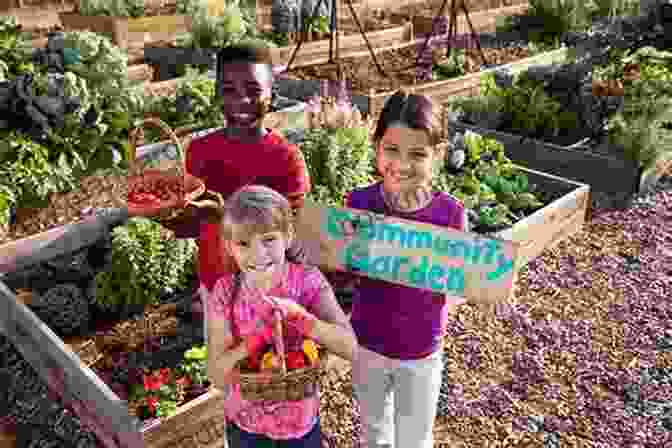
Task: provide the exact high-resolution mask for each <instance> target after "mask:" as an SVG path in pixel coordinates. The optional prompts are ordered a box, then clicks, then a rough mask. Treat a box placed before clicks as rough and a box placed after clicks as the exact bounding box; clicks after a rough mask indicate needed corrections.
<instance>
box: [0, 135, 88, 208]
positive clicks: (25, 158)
mask: <svg viewBox="0 0 672 448" xmlns="http://www.w3.org/2000/svg"><path fill="white" fill-rule="evenodd" d="M0 179H2V182H3V185H4V186H5V188H4V189H5V190H6V191H5V192H4V193H5V194H6V195H7V197H8V198H13V199H14V202H16V203H20V204H21V205H25V206H27V207H29V206H34V207H37V206H40V205H43V204H45V203H46V200H47V199H48V197H49V195H50V194H51V193H58V192H61V191H67V190H70V189H72V188H74V186H75V185H76V182H75V177H74V175H73V168H72V166H71V164H70V162H69V160H68V157H67V155H66V154H65V153H60V154H57V155H54V154H53V152H51V153H50V151H49V149H48V148H47V147H45V146H43V145H40V144H38V143H35V142H33V141H32V140H31V139H30V138H28V137H26V136H24V135H21V134H18V133H15V132H9V133H6V134H5V133H3V135H2V138H1V139H0ZM10 189H11V192H12V194H10V191H9V190H10Z"/></svg>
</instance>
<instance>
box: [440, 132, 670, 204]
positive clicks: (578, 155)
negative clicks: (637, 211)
mask: <svg viewBox="0 0 672 448" xmlns="http://www.w3.org/2000/svg"><path fill="white" fill-rule="evenodd" d="M449 129H450V131H451V132H464V131H465V130H470V131H473V132H476V133H478V134H481V135H484V136H487V137H491V138H494V139H497V140H498V141H499V142H501V143H502V144H503V145H504V150H505V151H506V155H507V157H509V158H510V159H511V160H512V161H513V162H514V163H518V164H521V165H523V166H525V167H528V168H531V169H534V170H539V171H543V172H548V173H552V174H554V175H556V176H560V177H563V178H567V179H572V180H575V181H577V182H582V183H586V184H588V185H590V187H591V190H592V192H593V194H599V195H600V201H601V202H602V204H603V205H605V206H609V207H614V208H626V207H628V206H629V204H630V203H631V201H632V199H633V197H634V196H635V195H636V194H638V193H646V192H648V191H650V190H651V188H653V186H654V185H655V184H656V183H657V182H658V180H659V179H660V178H661V177H662V176H663V174H664V173H665V172H666V171H667V170H669V169H670V167H672V152H668V153H664V154H662V155H661V156H660V157H659V158H658V160H656V162H655V163H654V165H653V166H651V167H649V168H648V169H646V170H643V169H642V168H641V167H640V166H639V163H637V162H636V161H634V160H627V159H624V158H619V157H617V156H615V155H614V156H609V155H606V154H600V153H596V152H592V151H589V150H584V149H581V148H576V149H575V148H572V147H568V146H560V145H555V144H552V143H547V142H543V141H540V140H535V139H531V138H526V137H523V136H520V135H515V134H509V133H506V132H500V131H494V130H491V129H483V128H480V127H478V126H473V125H470V124H466V123H460V122H451V123H449Z"/></svg>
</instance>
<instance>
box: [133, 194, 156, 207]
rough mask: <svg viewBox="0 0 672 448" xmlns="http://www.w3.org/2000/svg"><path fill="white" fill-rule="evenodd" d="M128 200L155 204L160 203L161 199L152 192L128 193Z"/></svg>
mask: <svg viewBox="0 0 672 448" xmlns="http://www.w3.org/2000/svg"><path fill="white" fill-rule="evenodd" d="M128 202H131V203H133V204H143V205H144V204H149V205H157V204H160V203H161V200H160V199H159V198H158V197H157V196H156V195H155V194H152V193H129V195H128Z"/></svg>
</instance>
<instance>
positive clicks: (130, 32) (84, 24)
mask: <svg viewBox="0 0 672 448" xmlns="http://www.w3.org/2000/svg"><path fill="white" fill-rule="evenodd" d="M59 18H60V20H61V23H62V24H63V26H64V27H65V28H67V29H69V30H92V31H96V32H106V33H110V34H111V35H112V42H113V43H114V44H115V45H118V46H119V47H120V48H129V47H132V46H134V44H133V42H142V43H144V42H145V41H146V39H145V34H146V33H152V32H155V33H162V35H163V34H165V33H172V34H177V33H180V32H186V31H189V30H190V28H191V20H192V19H191V17H190V16H180V15H173V16H150V17H138V18H130V17H110V16H82V15H79V14H77V13H73V12H66V13H59Z"/></svg>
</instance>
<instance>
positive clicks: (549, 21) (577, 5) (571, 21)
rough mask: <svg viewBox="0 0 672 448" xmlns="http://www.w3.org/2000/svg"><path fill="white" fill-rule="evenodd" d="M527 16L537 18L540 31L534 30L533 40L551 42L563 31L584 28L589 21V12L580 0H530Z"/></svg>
mask: <svg viewBox="0 0 672 448" xmlns="http://www.w3.org/2000/svg"><path fill="white" fill-rule="evenodd" d="M529 5H530V7H529V9H528V13H527V15H528V16H533V17H536V18H537V19H539V20H540V21H541V22H542V23H543V24H544V26H543V30H542V31H534V32H532V33H531V36H530V37H531V38H532V40H534V41H541V42H546V43H553V41H554V40H555V39H557V38H558V37H559V36H560V35H562V34H563V33H566V32H568V31H572V30H577V29H582V28H585V27H586V26H587V25H588V23H589V19H588V16H589V12H588V10H587V8H586V6H585V2H584V1H582V0H530V1H529Z"/></svg>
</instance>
